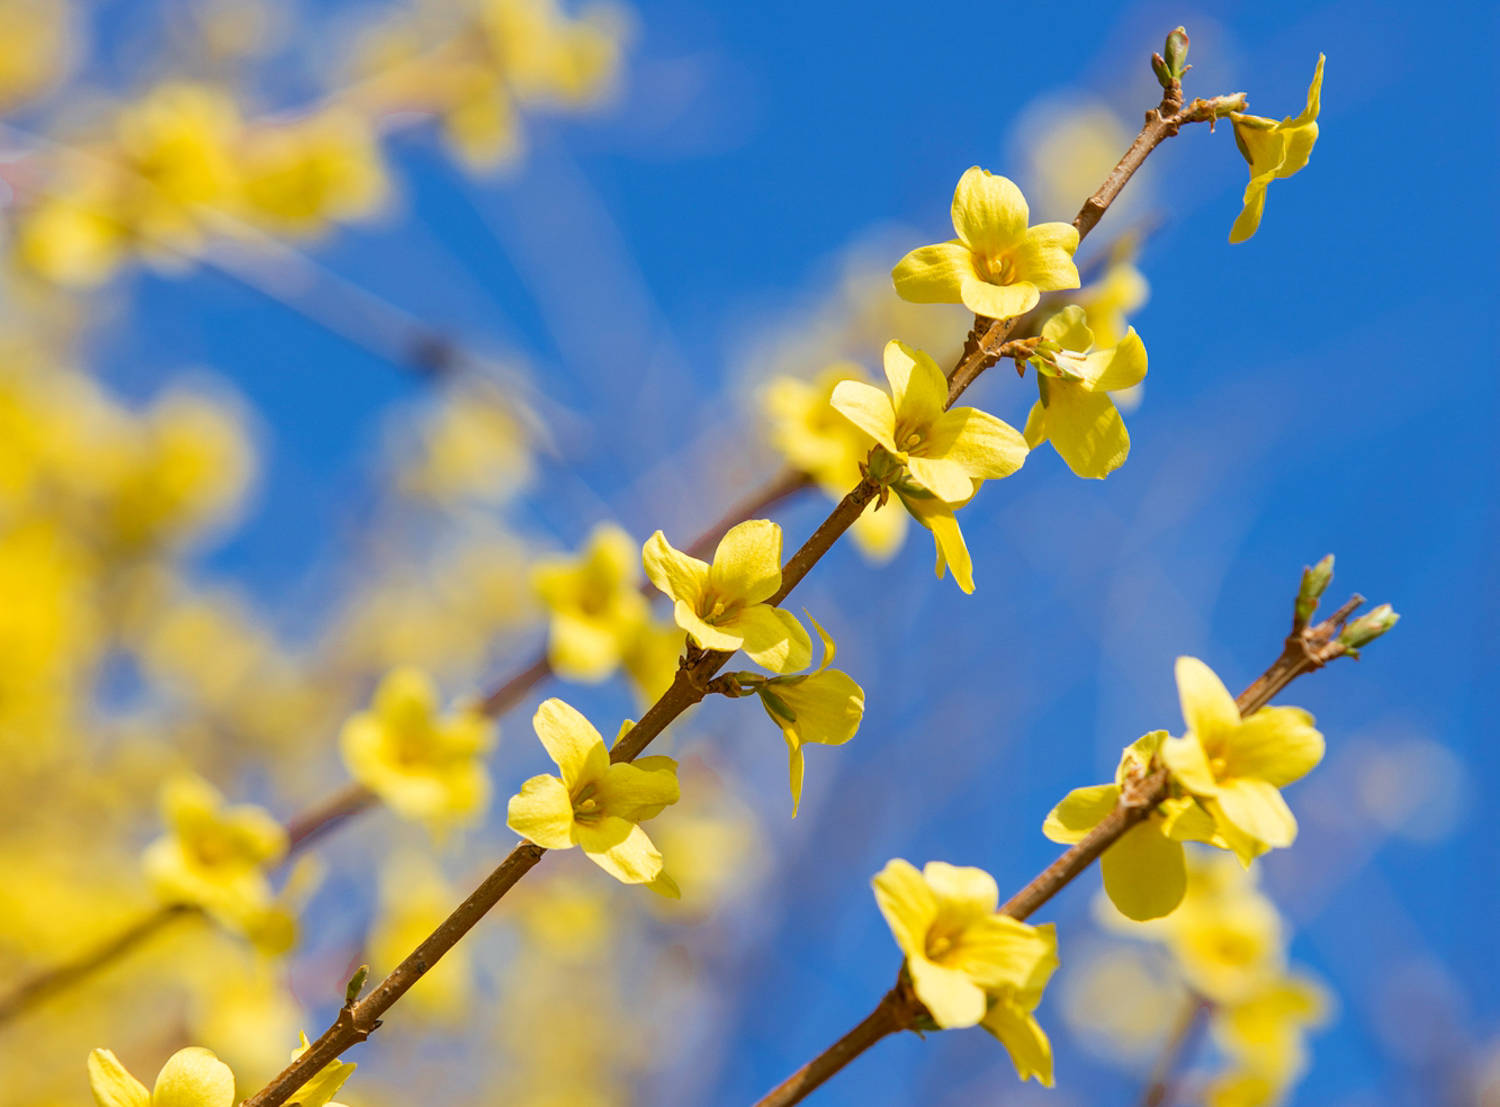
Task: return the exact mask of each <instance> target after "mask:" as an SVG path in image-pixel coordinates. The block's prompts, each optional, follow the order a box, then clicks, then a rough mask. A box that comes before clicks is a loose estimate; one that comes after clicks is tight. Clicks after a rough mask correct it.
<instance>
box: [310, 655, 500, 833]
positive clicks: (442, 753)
mask: <svg viewBox="0 0 1500 1107" xmlns="http://www.w3.org/2000/svg"><path fill="white" fill-rule="evenodd" d="M340 743H341V745H342V748H343V753H344V764H345V765H346V766H347V767H348V769H349V772H350V774H351V775H353V777H354V779H355V780H357V781H359V782H360V783H361V784H363V785H365V786H366V787H367V788H369V789H370V790H371V791H373V792H375V793H376V794H377V795H378V796H380V798H381V800H383V801H384V802H385V803H387V804H389V805H390V807H391V808H392V809H393V810H395V811H396V812H397V814H399V815H401V816H403V817H405V818H408V819H420V820H423V821H425V822H427V823H429V824H430V825H432V826H433V827H434V828H438V827H442V826H444V825H446V824H449V823H458V822H466V821H468V820H470V819H472V818H474V817H477V816H478V815H479V814H480V813H481V812H483V810H484V808H485V805H486V804H487V803H488V802H489V793H490V779H489V774H488V773H487V772H486V770H485V767H484V762H483V759H482V755H483V754H484V753H485V751H486V750H488V749H489V748H490V745H491V744H492V739H491V735H490V723H489V721H488V720H487V719H485V718H484V717H482V716H481V715H480V714H479V713H478V712H476V711H474V710H472V709H469V710H463V711H459V712H457V713H455V714H453V715H449V716H447V717H445V718H439V717H438V716H437V692H436V691H435V690H434V688H433V686H432V682H431V681H429V680H428V679H427V677H426V676H425V675H424V674H422V673H421V672H419V671H417V670H416V669H395V670H393V671H392V672H391V673H389V674H388V675H387V676H386V678H385V679H384V680H383V681H381V682H380V687H379V688H378V689H377V690H376V692H375V700H374V703H373V705H372V709H371V710H370V711H365V712H361V713H360V714H358V715H355V716H354V717H353V718H351V719H350V720H349V721H348V722H347V723H345V724H344V731H343V734H342V736H341V739H340Z"/></svg>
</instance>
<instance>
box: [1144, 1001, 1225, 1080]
mask: <svg viewBox="0 0 1500 1107" xmlns="http://www.w3.org/2000/svg"><path fill="white" fill-rule="evenodd" d="M1212 1006H1213V1005H1212V1004H1211V1003H1210V1002H1209V1001H1208V1000H1207V999H1204V998H1203V997H1202V996H1199V995H1190V996H1188V998H1187V1002H1186V1003H1185V1004H1184V1005H1183V1008H1182V1013H1181V1014H1179V1015H1178V1016H1177V1022H1176V1023H1175V1024H1174V1025H1173V1027H1172V1030H1171V1032H1170V1033H1169V1034H1168V1035H1167V1040H1166V1041H1165V1042H1164V1043H1162V1049H1161V1053H1160V1054H1158V1055H1157V1058H1156V1061H1155V1063H1153V1064H1152V1066H1151V1075H1150V1076H1149V1077H1147V1080H1146V1090H1145V1091H1144V1092H1142V1093H1141V1107H1166V1103H1167V1100H1168V1099H1170V1098H1171V1096H1172V1093H1173V1091H1175V1085H1176V1083H1177V1067H1178V1065H1180V1064H1181V1063H1182V1060H1183V1058H1184V1057H1185V1056H1186V1055H1187V1051H1188V1046H1190V1045H1191V1044H1192V1041H1193V1038H1194V1037H1196V1036H1197V1032H1198V1027H1199V1025H1200V1024H1201V1023H1202V1022H1203V1020H1204V1019H1205V1018H1206V1017H1207V1015H1208V1013H1209V1011H1210V1009H1211V1008H1212Z"/></svg>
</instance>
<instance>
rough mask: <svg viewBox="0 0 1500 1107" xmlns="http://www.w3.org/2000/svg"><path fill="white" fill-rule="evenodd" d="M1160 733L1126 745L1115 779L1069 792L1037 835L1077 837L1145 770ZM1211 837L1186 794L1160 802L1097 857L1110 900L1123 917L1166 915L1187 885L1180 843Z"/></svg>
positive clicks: (1163, 735) (1199, 811) (1163, 734)
mask: <svg viewBox="0 0 1500 1107" xmlns="http://www.w3.org/2000/svg"><path fill="white" fill-rule="evenodd" d="M1166 737H1167V732H1166V731H1164V730H1154V731H1152V732H1151V733H1150V734H1146V735H1143V736H1142V737H1140V738H1138V739H1137V740H1136V741H1135V742H1134V743H1132V744H1131V745H1129V746H1127V747H1126V748H1125V752H1124V753H1123V754H1122V755H1121V756H1120V764H1119V767H1118V768H1117V769H1116V770H1115V782H1114V783H1113V784H1096V785H1093V786H1092V787H1088V788H1075V789H1074V790H1073V791H1071V792H1069V793H1068V794H1067V795H1066V796H1065V797H1063V801H1062V802H1061V803H1059V804H1058V805H1057V806H1056V807H1054V808H1053V809H1052V811H1051V813H1050V814H1048V816H1047V821H1046V822H1045V823H1044V824H1043V825H1042V833H1043V834H1045V835H1046V836H1047V837H1048V838H1050V839H1052V840H1053V841H1054V842H1064V843H1068V844H1072V843H1074V842H1077V841H1080V840H1081V839H1082V838H1083V837H1084V835H1086V834H1087V833H1088V832H1089V831H1090V830H1092V829H1093V828H1094V827H1095V826H1096V825H1097V824H1098V823H1099V822H1100V821H1101V820H1102V819H1104V818H1105V816H1107V815H1108V814H1109V813H1110V812H1111V811H1113V810H1114V809H1115V807H1116V805H1117V804H1118V803H1119V800H1120V794H1121V791H1122V790H1123V788H1124V785H1125V784H1126V782H1127V781H1129V780H1130V779H1132V778H1133V777H1138V776H1141V775H1143V774H1145V773H1146V772H1149V771H1150V766H1151V762H1152V759H1153V758H1154V757H1155V756H1156V754H1157V751H1158V750H1160V748H1161V744H1162V742H1163V741H1164V740H1165V739H1166ZM1213 835H1214V824H1213V819H1212V818H1210V817H1209V816H1208V815H1207V814H1206V813H1205V812H1204V811H1203V809H1202V808H1201V807H1199V806H1198V805H1197V804H1196V803H1195V802H1194V801H1193V800H1192V799H1191V798H1175V797H1174V798H1169V799H1167V800H1165V801H1164V802H1163V803H1162V804H1161V805H1160V806H1159V807H1158V808H1157V809H1156V810H1155V811H1153V812H1152V813H1151V814H1150V815H1149V816H1147V818H1146V819H1145V821H1143V822H1140V823H1137V824H1136V825H1135V826H1133V827H1131V828H1130V830H1128V831H1126V832H1125V834H1124V835H1123V836H1122V837H1121V838H1120V839H1119V840H1118V841H1116V842H1115V843H1114V844H1113V845H1111V846H1110V847H1109V848H1108V849H1106V850H1105V851H1104V855H1103V856H1102V857H1101V858H1100V859H1099V868H1100V871H1101V872H1102V874H1103V876H1104V890H1105V892H1107V893H1108V894H1109V898H1110V901H1111V902H1112V903H1113V904H1114V905H1115V907H1117V908H1118V909H1119V911H1120V913H1121V914H1122V915H1124V916H1125V917H1126V918H1128V919H1135V920H1138V921H1140V920H1144V919H1156V918H1160V917H1162V916H1163V915H1167V914H1169V913H1171V912H1172V911H1173V910H1175V909H1176V907H1177V905H1178V904H1179V903H1181V902H1182V897H1183V893H1184V892H1185V891H1186V889H1187V859H1186V858H1185V857H1184V855H1183V848H1182V843H1183V841H1185V840H1196V841H1208V840H1210V839H1211V838H1212V837H1213Z"/></svg>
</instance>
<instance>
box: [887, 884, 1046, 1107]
mask: <svg viewBox="0 0 1500 1107" xmlns="http://www.w3.org/2000/svg"><path fill="white" fill-rule="evenodd" d="M873 884H874V887H875V900H876V902H877V903H878V904H879V905H880V913H881V914H882V915H884V916H885V921H886V922H887V923H889V924H890V928H891V933H892V934H893V935H894V936H895V938H896V944H897V945H898V946H900V947H901V952H902V953H904V954H905V955H906V971H907V973H908V974H909V975H910V977H911V983H912V988H913V990H914V991H915V992H916V994H917V998H918V999H920V1000H921V1001H922V1003H923V1004H924V1005H925V1006H926V1008H927V1011H928V1013H929V1014H931V1016H932V1020H933V1022H935V1023H936V1024H937V1025H938V1026H939V1027H941V1028H943V1029H945V1030H946V1029H950V1028H955V1027H965V1026H975V1025H980V1026H983V1027H984V1028H985V1029H986V1030H988V1031H989V1032H990V1033H991V1034H993V1035H995V1037H996V1038H998V1039H1000V1042H1001V1043H1002V1044H1003V1045H1004V1046H1005V1048H1006V1049H1007V1050H1008V1051H1009V1052H1010V1057H1011V1061H1012V1062H1013V1063H1014V1064H1015V1066H1016V1072H1017V1074H1018V1075H1019V1076H1020V1077H1021V1079H1022V1080H1025V1079H1028V1078H1029V1077H1032V1076H1035V1077H1036V1078H1037V1079H1038V1080H1039V1081H1041V1082H1042V1083H1043V1084H1046V1085H1049V1086H1050V1085H1051V1083H1052V1045H1051V1043H1050V1042H1048V1040H1047V1035H1046V1034H1045V1033H1043V1031H1042V1028H1041V1027H1040V1026H1039V1025H1037V1022H1036V1018H1035V1017H1034V1015H1033V1014H1032V1012H1033V1011H1035V1010H1036V1006H1037V1004H1038V1003H1040V1002H1041V999H1042V991H1043V989H1044V988H1045V987H1046V985H1047V980H1048V978H1049V977H1050V976H1051V975H1052V972H1053V970H1054V969H1056V968H1057V933H1056V931H1055V930H1054V928H1053V927H1052V926H1051V924H1048V925H1046V926H1030V925H1028V924H1026V923H1023V922H1018V921H1017V920H1015V919H1012V918H1009V917H1008V916H1005V915H1001V914H998V913H997V912H996V907H997V906H998V904H999V902H1000V890H999V888H997V887H996V885H995V880H994V878H993V877H991V876H990V875H989V874H988V873H986V872H984V871H983V870H982V869H974V868H965V867H959V866H955V865H948V864H945V863H943V862H942V861H929V862H928V863H927V865H926V867H925V868H924V869H922V871H920V872H918V871H917V869H916V867H915V866H914V865H912V864H911V863H910V862H907V861H903V860H900V859H899V858H898V859H896V860H893V861H891V862H890V863H888V864H887V865H886V867H885V868H884V869H882V870H881V871H880V873H878V874H877V875H876V877H875V879H874V881H873Z"/></svg>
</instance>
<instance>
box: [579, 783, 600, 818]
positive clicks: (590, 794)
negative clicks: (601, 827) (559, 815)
mask: <svg viewBox="0 0 1500 1107" xmlns="http://www.w3.org/2000/svg"><path fill="white" fill-rule="evenodd" d="M594 792H595V786H594V785H592V784H586V785H584V787H583V790H582V791H581V792H579V793H578V798H577V799H575V800H574V801H573V818H574V819H576V820H577V821H578V822H581V823H592V822H597V821H598V820H599V819H600V818H601V817H602V816H603V815H604V810H603V809H602V808H601V807H600V806H599V797H598V796H596V795H595V794H594Z"/></svg>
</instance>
